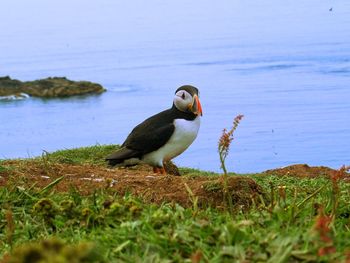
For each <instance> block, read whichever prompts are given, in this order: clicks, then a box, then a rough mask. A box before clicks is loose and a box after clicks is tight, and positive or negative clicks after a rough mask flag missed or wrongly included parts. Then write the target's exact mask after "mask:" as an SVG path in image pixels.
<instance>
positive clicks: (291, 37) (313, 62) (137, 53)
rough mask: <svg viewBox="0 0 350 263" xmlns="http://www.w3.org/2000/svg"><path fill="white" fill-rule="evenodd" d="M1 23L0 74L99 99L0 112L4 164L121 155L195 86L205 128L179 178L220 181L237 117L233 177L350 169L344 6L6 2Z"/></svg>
mask: <svg viewBox="0 0 350 263" xmlns="http://www.w3.org/2000/svg"><path fill="white" fill-rule="evenodd" d="M331 7H332V11H329V9H330V8H331ZM0 10H2V11H1V12H2V14H1V18H0V22H1V23H0V32H1V33H0V50H1V51H0V75H10V76H11V77H13V78H18V79H21V80H33V79H39V78H45V77H48V76H66V77H68V78H70V79H74V80H90V81H94V82H98V83H101V84H102V85H103V86H104V87H105V88H107V89H108V92H106V93H104V94H102V95H100V96H87V97H75V98H68V99H53V100H41V99H33V98H31V99H27V100H22V101H16V102H0V125H1V126H0V158H14V157H27V156H36V155H40V154H41V153H42V151H43V150H46V151H54V150H57V149H63V148H72V147H80V146H88V145H93V144H96V143H99V144H110V143H122V142H123V140H124V139H125V138H126V136H127V134H128V133H129V132H130V130H131V129H132V128H133V127H134V126H135V125H136V124H138V123H140V122H141V121H142V120H144V119H145V118H147V117H149V116H150V115H152V114H155V113H157V112H159V111H161V110H163V109H166V108H167V107H170V106H171V103H172V97H173V93H174V91H175V89H176V88H177V87H178V86H180V85H183V84H192V85H195V86H197V87H198V88H199V89H200V92H201V102H202V105H203V110H204V116H203V119H202V126H201V130H200V133H199V136H198V138H197V140H196V141H195V142H194V144H193V145H192V146H191V147H190V148H189V149H188V150H187V151H186V152H185V153H184V154H182V155H181V156H179V157H178V158H176V159H175V162H176V163H177V164H178V165H181V166H190V167H194V168H200V169H204V170H214V171H218V170H219V166H220V165H219V161H218V155H217V141H218V139H219V137H220V134H221V131H222V129H223V128H224V127H229V126H231V123H232V120H233V118H234V117H235V116H236V115H237V114H244V115H245V117H244V119H243V120H242V123H241V125H240V126H239V128H238V130H237V133H236V134H235V140H234V142H233V144H232V147H231V151H230V155H229V157H228V160H227V162H228V168H229V170H230V171H235V172H257V171H262V170H266V169H270V168H274V167H279V166H284V165H289V164H293V163H308V164H310V165H326V166H330V167H334V168H337V167H339V166H341V165H343V164H350V156H349V148H350V126H349V123H350V104H349V97H350V89H349V77H350V30H348V29H349V28H350V2H348V1H345V0H344V1H323V2H319V1H316V0H311V1H283V3H282V2H281V1H277V0H275V1H274V0H273V1H260V2H258V3H257V2H256V1H255V2H253V1H231V0H225V1H221V2H220V3H217V2H216V3H214V2H212V1H209V0H205V1H199V0H198V1H185V0H179V1H173V2H169V1H167V2H166V1H160V0H157V1H156V0H151V1H140V0H139V1H136V0H132V1H127V2H126V1H112V0H102V1H98V2H96V1H83V0H76V1H68V0H61V1H45V0H33V1H20V0H11V1H10V0H4V1H1V3H0Z"/></svg>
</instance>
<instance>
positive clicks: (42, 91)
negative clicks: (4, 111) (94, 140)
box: [0, 76, 105, 98]
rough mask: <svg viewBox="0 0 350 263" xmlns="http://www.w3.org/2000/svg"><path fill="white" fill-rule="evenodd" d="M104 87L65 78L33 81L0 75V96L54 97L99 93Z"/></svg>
mask: <svg viewBox="0 0 350 263" xmlns="http://www.w3.org/2000/svg"><path fill="white" fill-rule="evenodd" d="M104 91H105V89H104V88H103V87H102V86H101V85H100V84H97V83H92V82H89V81H72V80H69V79H67V78H64V77H63V78H58V77H55V78H46V79H40V80H34V81H25V82H22V81H19V80H16V79H11V78H10V77H9V76H6V77H0V96H3V97H9V96H20V94H28V95H29V96H33V97H43V98H54V97H68V96H76V95H84V94H99V93H102V92H104Z"/></svg>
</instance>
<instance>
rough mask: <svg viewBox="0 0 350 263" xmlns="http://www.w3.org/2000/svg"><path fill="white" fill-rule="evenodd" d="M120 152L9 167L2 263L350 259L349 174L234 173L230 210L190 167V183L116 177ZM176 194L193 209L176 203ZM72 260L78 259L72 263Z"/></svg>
mask: <svg viewBox="0 0 350 263" xmlns="http://www.w3.org/2000/svg"><path fill="white" fill-rule="evenodd" d="M116 147H117V146H93V147H87V148H81V149H73V150H63V151H58V152H55V153H48V154H44V155H43V156H42V157H39V158H35V159H27V160H2V161H0V207H1V210H0V255H1V256H0V258H1V257H3V262H43V261H40V259H43V258H44V259H45V257H47V256H48V255H49V257H50V258H52V260H53V259H57V261H49V260H48V261H44V262H58V260H60V261H59V262H116V261H117V262H232V261H234V262H235V261H236V262H237V261H238V262H267V261H268V262H299V261H301V262H317V261H320V262H329V261H333V262H342V261H343V262H345V260H349V258H350V251H349V247H350V231H349V229H350V187H349V184H348V183H347V181H346V180H342V176H343V175H344V176H345V173H342V172H341V171H340V172H339V173H335V175H334V176H333V177H324V176H320V177H313V178H309V177H297V176H289V175H288V173H286V174H284V175H283V174H278V176H276V175H273V173H270V174H269V173H264V174H256V175H240V176H237V175H231V176H230V177H229V181H232V183H231V184H229V185H230V188H229V189H230V192H231V194H232V199H233V203H234V204H235V206H234V210H233V211H229V210H228V209H227V207H226V206H225V205H221V206H220V205H215V203H212V201H211V200H210V198H215V200H222V198H223V197H222V194H221V190H222V185H221V176H220V175H218V174H214V173H210V172H202V171H197V170H193V169H187V168H182V169H180V172H181V173H182V176H181V177H175V176H168V177H164V176H155V175H154V174H152V172H151V170H150V169H149V168H148V167H144V166H141V167H135V168H131V169H109V168H108V167H106V166H105V164H104V161H103V157H104V156H106V155H107V154H109V153H110V152H112V151H114V150H115V149H116ZM237 178H244V179H237ZM101 179H103V180H101ZM127 182H129V183H127ZM146 182H148V185H147V184H146ZM238 182H239V183H238ZM249 182H252V183H249ZM126 186H128V187H126ZM162 187H163V188H164V189H160V188H162ZM171 187H177V188H171ZM167 188H169V189H171V191H168V192H169V193H171V194H172V195H176V194H179V196H182V197H183V199H184V200H186V201H185V202H183V203H182V202H180V201H179V200H176V201H172V200H173V199H171V197H170V196H167V195H166V193H167V192H165V191H166V189H167ZM175 190H176V191H175ZM251 191H253V192H251ZM252 193H259V194H257V195H256V196H255V197H254V198H253V195H252ZM238 197H239V199H235V198H238ZM243 201H245V202H243ZM213 204H214V205H213ZM82 248H84V249H82ZM33 251H34V252H33ZM72 253H73V254H76V255H77V256H76V257H75V261H67V260H71V254H72ZM33 255H36V256H37V257H34V258H31V256H33ZM28 260H30V261H28ZM65 260H66V261H65Z"/></svg>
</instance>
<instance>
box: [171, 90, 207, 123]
mask: <svg viewBox="0 0 350 263" xmlns="http://www.w3.org/2000/svg"><path fill="white" fill-rule="evenodd" d="M174 105H175V107H176V108H177V109H178V110H180V111H183V112H192V113H194V114H195V115H197V116H199V115H200V116H202V115H203V112H202V106H201V103H200V101H199V94H198V89H197V88H196V87H193V86H190V85H185V86H181V87H180V88H178V89H177V90H176V91H175V97H174Z"/></svg>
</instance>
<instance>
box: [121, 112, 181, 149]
mask: <svg viewBox="0 0 350 263" xmlns="http://www.w3.org/2000/svg"><path fill="white" fill-rule="evenodd" d="M173 121H174V118H173V116H172V114H171V111H170V110H166V111H163V112H160V113H158V114H156V115H154V116H152V117H150V118H148V119H147V120H145V121H144V122H142V123H140V124H139V125H137V126H136V127H135V128H134V129H133V130H132V132H131V133H130V134H129V136H128V137H127V138H126V140H125V142H124V143H123V145H122V146H123V147H126V148H128V149H132V150H134V151H138V152H140V153H142V154H147V153H150V152H153V151H155V150H157V149H159V148H160V147H162V146H163V145H164V144H166V142H167V141H168V140H169V139H170V137H171V135H172V134H173V132H174V130H175V126H174V123H173Z"/></svg>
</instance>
